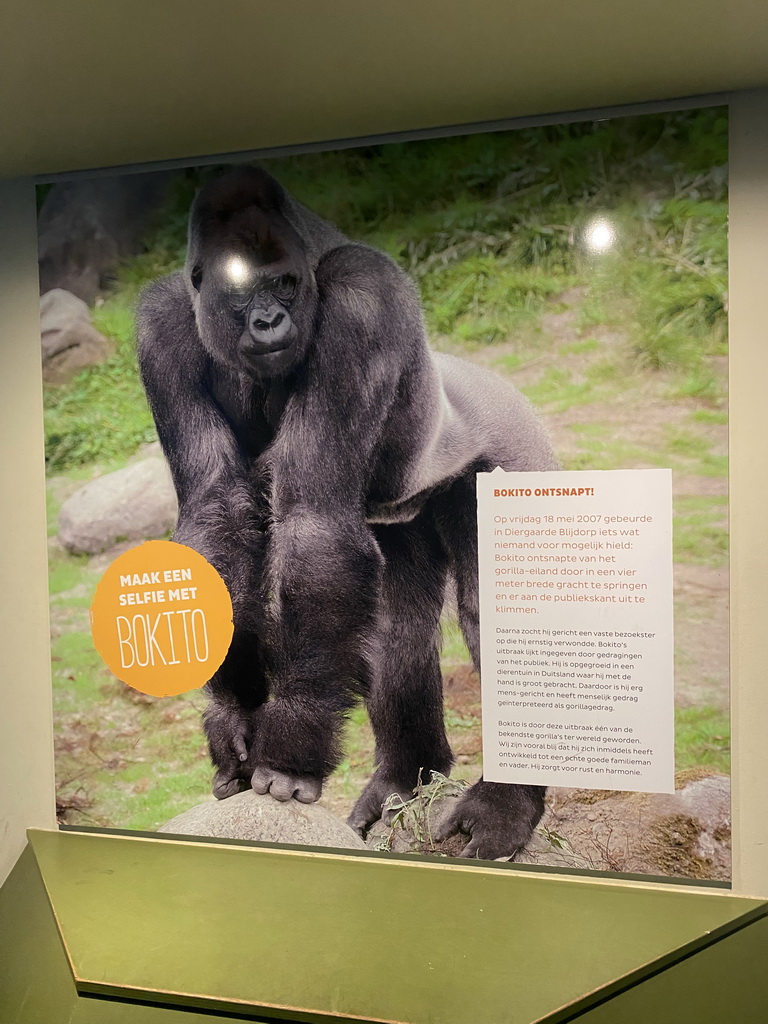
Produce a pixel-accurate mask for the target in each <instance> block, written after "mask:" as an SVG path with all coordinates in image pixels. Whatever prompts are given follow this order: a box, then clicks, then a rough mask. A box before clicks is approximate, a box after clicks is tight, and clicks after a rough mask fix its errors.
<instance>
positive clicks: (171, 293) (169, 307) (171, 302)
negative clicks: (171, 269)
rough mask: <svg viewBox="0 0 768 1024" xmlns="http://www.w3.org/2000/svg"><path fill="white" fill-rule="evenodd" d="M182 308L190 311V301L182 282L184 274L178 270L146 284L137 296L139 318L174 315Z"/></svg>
mask: <svg viewBox="0 0 768 1024" xmlns="http://www.w3.org/2000/svg"><path fill="white" fill-rule="evenodd" d="M184 309H188V310H189V312H190V314H191V313H192V303H191V302H190V300H189V295H188V294H187V289H186V286H185V284H184V275H183V274H182V272H181V271H180V270H177V271H176V272H175V273H174V274H168V276H167V277H161V278H159V279H158V280H157V281H153V282H152V284H148V285H147V286H146V288H144V289H143V291H142V292H141V295H140V296H139V305H138V315H139V318H140V319H144V318H155V317H163V316H169V315H170V316H174V317H176V316H178V315H179V313H180V312H181V311H182V310H184Z"/></svg>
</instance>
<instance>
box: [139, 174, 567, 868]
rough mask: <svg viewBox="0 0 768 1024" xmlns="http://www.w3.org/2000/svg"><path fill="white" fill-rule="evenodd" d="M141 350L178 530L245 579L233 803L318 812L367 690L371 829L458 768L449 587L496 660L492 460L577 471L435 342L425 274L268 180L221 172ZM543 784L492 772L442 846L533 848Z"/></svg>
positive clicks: (469, 637) (221, 704)
mask: <svg viewBox="0 0 768 1024" xmlns="http://www.w3.org/2000/svg"><path fill="white" fill-rule="evenodd" d="M138 339H139V349H138V351H139V364H140V370H141V375H142V380H143V383H144V387H145V389H146V393H147V396H148V399H149V403H150V406H151V409H152V413H153V415H154V418H155V422H156V425H157V430H158V434H159V437H160V441H161V444H162V447H163V450H164V452H165V455H166V457H167V459H168V462H169V464H170V467H171V472H172V475H173V480H174V484H175V487H176V491H177V494H178V499H179V519H178V526H177V528H176V532H175V534H174V539H175V540H177V541H178V542H180V543H182V544H187V545H189V546H190V547H192V548H194V549H195V550H197V551H198V552H200V554H202V555H204V556H205V557H206V558H207V559H208V560H209V561H210V562H211V563H212V564H213V565H214V566H215V567H216V568H217V569H218V571H219V572H220V574H221V575H222V576H223V578H224V580H225V581H226V583H227V585H228V587H229V590H230V593H231V596H232V603H233V609H234V622H235V633H234V637H233V641H232V644H231V647H230V649H229V652H228V654H227V657H226V659H225V660H224V662H223V664H222V666H221V668H220V669H219V670H218V672H217V673H216V674H215V676H214V677H213V678H212V679H211V680H210V682H209V683H208V684H207V689H208V693H209V697H210V701H209V704H208V706H207V708H206V710H205V712H204V715H203V719H204V728H205V732H206V735H207V739H208V745H209V749H210V755H211V760H212V762H213V764H214V766H215V769H216V774H215V778H214V784H213V791H214V794H215V796H217V797H218V798H224V797H227V796H230V795H232V794H233V793H236V792H239V791H240V790H242V789H244V788H247V786H248V785H251V786H252V787H253V789H254V790H255V791H256V792H257V793H270V794H271V795H272V796H273V797H275V798H276V799H277V800H288V799H290V798H291V797H294V798H296V799H297V800H300V801H303V802H306V803H311V802H312V801H315V800H317V799H318V797H319V796H320V794H321V790H322V786H323V781H324V779H325V778H327V776H328V775H329V774H330V773H331V772H332V771H333V770H334V768H336V767H337V765H338V764H339V761H340V760H341V756H342V752H341V748H340V736H341V732H342V728H343V725H344V719H345V715H346V713H347V712H348V711H349V710H350V708H351V707H352V706H353V705H354V704H355V703H356V702H357V700H359V699H360V698H361V697H362V698H363V699H364V700H365V702H366V705H367V708H368V711H369V714H370V720H371V723H372V726H373V730H374V734H375V738H376V768H375V771H374V773H373V776H372V777H371V779H370V781H369V782H368V784H367V786H366V787H365V789H364V790H363V792H362V794H361V796H360V797H359V799H358V800H357V802H356V804H355V806H354V808H353V810H352V813H351V815H350V818H349V822H350V824H351V825H352V827H353V828H355V829H356V830H357V831H358V832H359V833H360V834H361V835H363V836H364V835H365V834H366V831H367V829H368V828H369V826H370V825H371V824H372V823H373V822H374V821H376V820H377V819H379V818H380V817H381V815H382V805H383V804H384V802H385V801H386V800H387V798H388V797H389V796H390V795H391V794H393V793H397V794H399V795H400V796H401V797H402V798H403V799H409V798H410V797H411V796H412V793H413V789H414V786H415V785H416V784H417V781H418V779H419V777H420V773H421V775H422V776H423V777H424V778H428V777H429V774H428V773H429V772H430V771H433V770H434V771H437V772H441V773H443V774H446V775H447V774H448V773H449V771H450V768H451V763H452V760H453V758H452V754H451V750H450V747H449V745H448V742H447V739H446V734H445V727H444V724H443V695H442V679H441V674H440V660H439V649H440V639H439V637H440V616H441V611H442V608H443V603H444V598H445V593H446V587H447V584H448V581H449V578H450V579H451V580H452V582H453V586H454V587H455V593H456V599H457V603H458V614H459V622H460V625H461V629H462V631H463V634H464V636H465V638H466V642H467V646H468V647H469V650H470V652H471V655H472V659H473V662H474V665H475V668H477V669H478V670H479V668H480V658H479V619H478V580H477V518H476V517H477V512H476V491H475V474H476V473H478V472H480V471H490V470H492V469H494V467H496V466H501V467H502V468H503V469H506V470H546V469H556V468H558V467H557V461H556V459H555V457H554V455H553V452H552V449H551V446H550V443H549V440H548V438H547V436H546V434H545V431H544V429H543V427H542V426H541V424H540V423H539V421H538V420H537V418H536V415H535V414H534V412H533V410H532V408H531V406H530V405H529V403H528V401H527V400H526V399H525V398H524V397H523V396H522V395H521V394H520V393H519V392H518V391H516V390H515V389H514V388H513V387H512V386H511V385H510V384H508V383H506V382H505V381H503V380H502V379H501V378H499V377H497V376H495V375H494V374H492V373H489V372H487V371H485V370H483V369H481V368H479V367H477V366H475V365H473V364H471V363H467V362H464V361H462V360H460V359H457V358H455V357H451V356H448V355H442V354H439V353H435V352H432V351H431V350H430V349H429V347H428V345H427V341H426V337H425V330H424V325H423V322H422V316H421V307H420V303H419V300H418V298H417V296H416V294H415V291H414V288H413V285H412V284H411V282H410V281H409V279H408V278H407V277H406V275H405V274H404V273H403V272H402V271H401V270H400V269H399V268H398V267H397V266H396V264H395V263H394V262H393V261H392V260H391V259H390V258H388V257H387V256H385V255H384V254H383V253H381V252H379V251H377V250H376V249H373V248H371V247H369V246H366V245H363V244H360V243H357V242H354V241H350V240H349V239H348V238H346V237H345V236H344V235H343V234H342V233H341V232H340V231H338V230H337V229H336V228H335V227H334V226H332V225H331V224H329V223H327V222H326V221H324V220H322V219H321V218H320V217H318V216H317V215H315V214H314V213H312V212H311V211H310V210H308V209H307V208H306V207H304V206H302V205H301V204H300V203H299V202H297V201H296V200H295V199H294V198H293V197H292V196H291V195H290V194H289V193H287V192H286V191H285V190H284V189H283V188H282V187H281V186H280V185H279V184H278V182H277V181H275V180H274V179H273V178H272V177H271V176H270V175H269V174H267V173H266V172H265V171H263V170H260V169H256V168H253V167H248V166H242V167H240V168H237V169H235V170H232V171H230V172H228V173H226V174H224V175H223V176H221V177H219V178H216V179H215V180H213V181H211V182H210V183H208V184H207V185H206V186H205V187H204V188H203V189H202V190H201V191H200V192H199V194H198V195H197V197H196V199H195V201H194V203H193V205H192V209H191V212H190V219H189V244H188V253H187V259H186V265H185V268H184V270H183V271H180V272H177V273H174V274H171V275H170V276H168V277H165V278H163V279H161V280H159V281H157V282H155V283H154V284H153V285H151V286H150V287H149V288H148V289H147V290H146V291H145V293H144V294H143V296H142V299H141V302H140V309H139V316H138ZM544 792H545V791H544V787H540V786H516V785H509V784H500V783H493V782H486V781H484V780H482V779H480V781H478V782H477V783H475V784H474V785H473V786H472V787H471V788H469V789H468V790H467V791H466V793H465V794H464V795H463V796H462V798H461V800H460V801H459V803H458V804H457V807H456V810H455V812H454V813H453V814H452V815H451V816H450V818H449V820H447V821H446V822H445V824H444V825H443V827H442V829H441V833H440V835H439V836H438V838H445V837H447V836H448V835H451V834H455V833H459V832H461V833H463V834H464V835H466V836H467V837H468V841H467V844H466V846H465V848H464V849H463V851H462V853H461V856H464V857H480V858H484V859H493V858H497V857H510V856H514V854H515V853H516V852H517V851H519V850H520V849H521V848H522V847H523V846H524V845H525V844H526V842H527V841H528V839H529V838H530V835H531V832H532V830H533V828H534V827H535V825H536V823H537V822H538V820H539V818H540V817H541V814H542V812H543V808H544Z"/></svg>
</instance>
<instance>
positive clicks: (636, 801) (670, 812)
mask: <svg viewBox="0 0 768 1024" xmlns="http://www.w3.org/2000/svg"><path fill="white" fill-rule="evenodd" d="M678 785H679V788H678V789H677V790H676V791H675V792H674V793H625V792H611V791H601V790H578V789H553V790H551V791H550V793H549V796H548V800H549V801H550V803H549V807H548V810H547V813H546V814H545V815H544V817H543V818H542V820H541V823H540V825H539V828H538V829H537V835H536V836H535V837H534V839H533V840H532V842H531V843H530V844H529V845H528V847H527V848H526V849H525V850H524V851H523V852H522V853H521V854H520V855H519V856H518V857H517V858H516V859H517V860H518V861H519V862H521V863H524V864H542V865H548V866H552V867H560V866H572V867H589V868H594V869H598V870H602V871H620V872H632V873H636V874H650V875H663V876H666V877H671V878H701V879H719V880H720V879H722V880H725V879H728V878H730V867H731V801H730V781H729V779H727V778H726V777H725V776H724V775H711V776H705V777H699V778H693V779H690V780H688V781H686V780H685V777H684V776H683V777H682V778H681V779H679V780H678Z"/></svg>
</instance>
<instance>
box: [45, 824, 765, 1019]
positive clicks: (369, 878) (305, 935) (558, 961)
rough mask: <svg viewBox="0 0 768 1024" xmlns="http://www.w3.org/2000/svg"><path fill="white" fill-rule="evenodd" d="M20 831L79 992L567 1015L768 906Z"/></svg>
mask: <svg viewBox="0 0 768 1024" xmlns="http://www.w3.org/2000/svg"><path fill="white" fill-rule="evenodd" d="M30 839H31V842H32V845H33V847H34V850H35V853H36V855H37V858H38V863H39V865H40V868H41V872H42V875H43V878H44V881H45V884H46V887H47V889H48V893H49V896H50V899H51V902H52V905H53V907H54V908H55V913H56V917H57V919H58V921H59V926H60V928H61V930H62V934H63V937H64V941H65V944H66V946H67V949H68V950H69V954H70V956H71V958H72V962H73V965H74V970H75V975H76V979H77V982H78V987H79V988H80V990H81V991H84V992H100V993H110V992H112V993H123V994H127V993H135V994H137V995H141V996H142V997H143V998H145V999H153V998H154V999H157V1000H158V1001H162V1002H165V1003H168V1002H179V1003H186V1005H194V1006H201V1007H210V1008H211V1009H217V1008H219V1009H221V1008H224V1007H233V1006H237V1005H241V1006H243V1005H245V1006H249V1005H250V1006H254V1007H260V1008H262V1011H263V1012H264V1013H265V1014H267V1015H268V1016H270V1017H279V1016H286V1017H288V1018H294V1017H295V1019H297V1020H302V1021H304V1020H307V1021H311V1020H317V1019H320V1018H321V1017H322V1016H323V1015H326V1016H332V1017H334V1016H335V1017H337V1018H338V1016H342V1017H345V1016H348V1017H351V1018H353V1019H358V1018H364V1019H370V1020H377V1021H382V1020H384V1021H409V1022H414V1024H417V1022H427V1021H428V1022H429V1024H477V1022H478V1021H480V1020H482V1021H488V1022H491V1021H492V1022H493V1024H502V1022H506V1024H530V1022H532V1021H536V1020H541V1019H545V1018H546V1019H548V1020H549V1019H551V1020H552V1021H555V1020H561V1019H564V1018H563V1015H562V1014H560V1013H556V1011H557V1010H558V1008H560V1007H564V1006H566V1005H568V1004H571V1005H572V1007H573V1008H574V1009H575V1008H576V1007H577V1006H583V1005H585V1001H586V1002H589V1001H590V999H594V997H590V995H589V993H593V992H595V990H598V989H601V990H602V995H605V994H607V992H609V991H611V990H612V989H613V988H616V987H622V986H623V985H625V984H626V978H627V976H631V977H633V978H634V977H637V976H642V975H643V974H644V973H650V972H651V971H654V970H657V969H659V967H660V966H663V965H664V964H665V962H667V960H668V959H669V958H670V957H671V958H673V959H674V958H675V957H679V956H681V955H683V954H684V953H685V952H686V951H689V950H692V949H696V948H700V947H701V946H702V945H703V944H705V943H706V942H708V941H713V940H714V939H716V938H717V937H718V936H719V935H720V934H723V933H727V932H728V931H730V930H732V928H733V927H734V923H735V922H739V921H744V920H747V919H750V918H751V917H752V916H758V915H762V914H765V913H766V912H768V905H766V904H765V903H764V902H762V901H759V900H749V899H744V898H739V897H731V896H724V895H716V894H711V895H710V894H701V893H694V892H690V893H686V892H679V891H675V890H672V889H661V890H647V889H641V888H635V887H628V886H623V885H620V884H611V883H607V882H596V881H592V880H586V879H584V880H578V881H576V880H573V881H571V880H563V879H557V878H553V877H551V876H544V875H535V874H530V873H517V872H515V871H513V870H512V871H510V870H492V869H489V870H487V871H484V870H477V869H472V868H465V867H462V866H460V865H450V866H449V865H435V864H434V863H426V862H421V861H414V862H405V861H390V860H387V859H384V858H383V859H378V858H377V859H371V858H354V857H345V856H338V855H331V854H318V853H311V852H306V853H304V852H302V853H296V852H291V851H275V850H265V849H258V848H246V847H227V846H218V847H217V846H210V845H196V844H193V843H174V842H168V841H162V840H157V839H144V838H126V837H118V836H106V835H94V834H78V833H74V832H68V833H56V832H31V833H30ZM638 972H639V973H638ZM606 986H608V988H606ZM550 1015H554V1016H551V1018H550Z"/></svg>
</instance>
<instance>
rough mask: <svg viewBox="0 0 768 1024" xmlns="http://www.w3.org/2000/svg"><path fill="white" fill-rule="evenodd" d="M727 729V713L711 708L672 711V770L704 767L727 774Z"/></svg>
mask: <svg viewBox="0 0 768 1024" xmlns="http://www.w3.org/2000/svg"><path fill="white" fill-rule="evenodd" d="M730 737H731V730H730V721H729V718H728V714H727V713H726V712H725V711H722V710H721V709H720V708H715V707H706V706H705V707H690V708H677V709H676V711H675V770H676V771H678V772H679V771H682V770H684V769H686V768H699V767H707V768H710V769H711V770H712V771H713V772H722V773H723V774H724V775H729V774H730V771H731V738H730Z"/></svg>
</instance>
